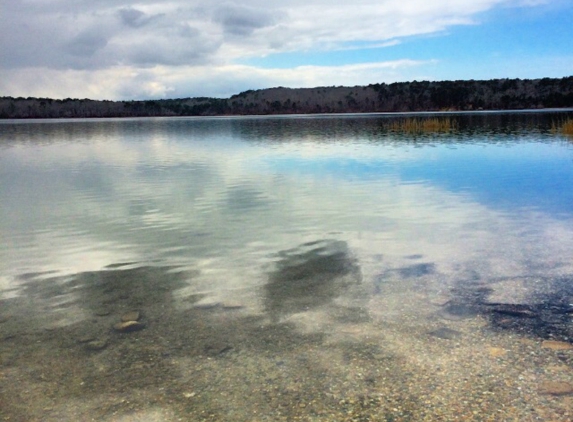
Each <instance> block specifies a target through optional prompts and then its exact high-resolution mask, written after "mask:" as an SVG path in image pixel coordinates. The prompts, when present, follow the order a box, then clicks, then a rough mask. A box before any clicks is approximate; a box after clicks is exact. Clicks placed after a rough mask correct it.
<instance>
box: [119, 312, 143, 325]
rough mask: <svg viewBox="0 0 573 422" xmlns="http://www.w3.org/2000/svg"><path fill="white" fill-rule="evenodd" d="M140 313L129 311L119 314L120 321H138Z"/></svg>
mask: <svg viewBox="0 0 573 422" xmlns="http://www.w3.org/2000/svg"><path fill="white" fill-rule="evenodd" d="M139 318H141V313H140V312H139V311H131V312H128V313H127V314H124V315H122V316H121V321H122V322H130V321H139Z"/></svg>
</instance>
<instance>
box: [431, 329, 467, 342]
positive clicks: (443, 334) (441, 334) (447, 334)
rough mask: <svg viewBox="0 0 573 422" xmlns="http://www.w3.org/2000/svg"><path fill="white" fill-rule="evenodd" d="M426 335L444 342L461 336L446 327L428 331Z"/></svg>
mask: <svg viewBox="0 0 573 422" xmlns="http://www.w3.org/2000/svg"><path fill="white" fill-rule="evenodd" d="M428 334H429V335H431V336H434V337H438V338H443V339H446V340H453V339H455V338H457V337H459V336H461V335H462V333H460V332H459V331H456V330H452V329H451V328H447V327H441V328H438V329H437V330H434V331H430V332H429V333H428Z"/></svg>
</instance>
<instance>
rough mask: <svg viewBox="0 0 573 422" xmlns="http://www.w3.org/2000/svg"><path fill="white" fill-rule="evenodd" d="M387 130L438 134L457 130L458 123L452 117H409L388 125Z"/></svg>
mask: <svg viewBox="0 0 573 422" xmlns="http://www.w3.org/2000/svg"><path fill="white" fill-rule="evenodd" d="M386 128H387V129H388V130H390V131H393V132H403V133H437V132H451V131H452V130H456V129H457V128H458V123H457V121H456V120H454V119H452V118H450V117H432V118H418V117H409V118H406V119H400V120H395V121H392V122H390V123H388V124H387V125H386Z"/></svg>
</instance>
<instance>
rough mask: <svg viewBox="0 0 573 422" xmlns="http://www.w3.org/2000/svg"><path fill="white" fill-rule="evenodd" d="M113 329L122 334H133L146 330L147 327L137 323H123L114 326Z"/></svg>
mask: <svg viewBox="0 0 573 422" xmlns="http://www.w3.org/2000/svg"><path fill="white" fill-rule="evenodd" d="M113 328H114V330H116V331H119V332H120V333H131V332H133V331H139V330H142V329H143V328H145V325H143V324H142V323H141V322H137V321H123V322H118V323H117V324H114V326H113Z"/></svg>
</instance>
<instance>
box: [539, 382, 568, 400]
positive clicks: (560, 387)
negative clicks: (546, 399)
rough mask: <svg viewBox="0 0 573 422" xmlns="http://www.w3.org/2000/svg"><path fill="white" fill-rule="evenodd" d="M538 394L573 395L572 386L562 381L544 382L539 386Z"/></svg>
mask: <svg viewBox="0 0 573 422" xmlns="http://www.w3.org/2000/svg"><path fill="white" fill-rule="evenodd" d="M538 391H539V394H548V395H552V396H566V395H569V394H573V385H571V384H569V383H568V382H564V381H544V382H542V383H541V384H540V385H539V388H538Z"/></svg>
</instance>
